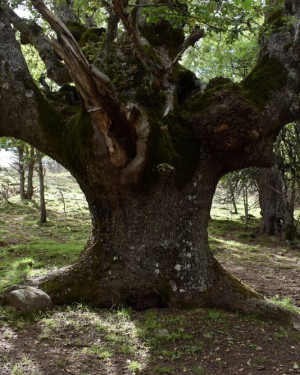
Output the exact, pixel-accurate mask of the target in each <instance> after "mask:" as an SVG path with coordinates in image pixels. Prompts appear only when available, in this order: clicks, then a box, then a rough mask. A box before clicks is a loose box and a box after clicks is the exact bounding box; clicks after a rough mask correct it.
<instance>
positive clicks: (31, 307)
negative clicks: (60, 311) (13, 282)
mask: <svg viewBox="0 0 300 375" xmlns="http://www.w3.org/2000/svg"><path fill="white" fill-rule="evenodd" d="M6 297H7V300H8V302H9V303H10V304H11V305H12V306H14V307H15V308H16V309H18V310H20V311H22V312H25V313H35V312H38V311H45V310H47V309H48V308H50V307H51V306H52V301H51V298H50V297H49V296H48V294H46V293H45V292H43V291H42V290H40V289H37V288H34V287H32V286H25V287H21V288H19V289H15V290H13V291H12V292H10V293H8V294H7V296H6Z"/></svg>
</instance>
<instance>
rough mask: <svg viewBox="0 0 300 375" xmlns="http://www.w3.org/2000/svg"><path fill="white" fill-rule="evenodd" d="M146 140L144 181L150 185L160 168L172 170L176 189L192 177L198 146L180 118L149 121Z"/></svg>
mask: <svg viewBox="0 0 300 375" xmlns="http://www.w3.org/2000/svg"><path fill="white" fill-rule="evenodd" d="M149 122H150V126H151V128H150V134H149V137H148V141H147V152H146V159H147V168H146V180H147V182H151V181H152V182H153V180H156V179H157V178H158V177H159V175H160V166H162V167H164V166H165V167H170V168H174V172H175V181H176V184H177V186H178V187H179V188H182V187H183V186H185V184H186V183H187V182H188V181H189V180H190V179H191V178H192V177H193V175H194V173H195V171H196V169H197V166H198V163H199V153H200V144H199V141H198V139H197V137H196V135H195V132H194V129H193V127H192V126H191V125H190V124H189V123H188V122H185V121H184V119H183V118H181V117H180V116H175V115H170V116H168V117H167V118H165V119H164V121H163V122H162V121H161V119H159V118H158V117H157V118H153V117H152V118H151V119H150V121H149Z"/></svg>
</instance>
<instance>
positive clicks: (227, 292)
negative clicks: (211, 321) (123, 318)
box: [0, 0, 300, 318]
mask: <svg viewBox="0 0 300 375" xmlns="http://www.w3.org/2000/svg"><path fill="white" fill-rule="evenodd" d="M113 3H114V9H113V8H111V9H110V11H111V17H112V18H111V29H112V30H110V31H111V33H112V34H111V35H113V40H114V38H115V37H116V35H117V33H116V32H115V31H116V30H115V28H116V27H117V24H118V20H119V19H121V20H122V22H123V24H124V27H123V29H122V30H123V32H124V30H125V31H126V35H125V36H124V37H123V39H121V41H122V43H121V42H120V45H119V46H118V48H117V49H118V53H116V54H114V51H115V50H114V48H111V51H109V50H108V49H107V50H106V51H105V53H106V54H107V53H108V54H109V52H110V56H109V58H105V59H104V60H105V61H106V62H107V64H108V65H106V63H104V62H103V61H104V60H101V59H100V60H101V61H102V62H101V63H100V62H99V66H98V68H96V67H95V66H93V65H92V64H91V63H90V62H89V61H88V59H87V58H86V57H85V56H84V54H83V53H82V51H81V50H80V48H79V46H78V43H77V42H76V40H75V39H74V38H73V36H72V34H71V33H70V31H69V30H68V29H67V28H66V26H65V25H64V24H63V23H62V22H61V21H60V20H59V19H58V18H56V17H55V16H54V15H52V14H51V12H50V11H49V10H48V9H47V8H45V6H44V4H43V3H42V1H41V0H34V1H33V4H34V5H35V6H36V8H37V9H38V11H39V12H40V13H41V14H42V15H43V16H44V17H45V18H46V19H47V20H48V21H49V23H50V25H51V27H52V28H53V30H54V31H55V32H56V33H57V34H58V39H57V40H53V41H52V45H53V47H54V49H55V51H56V53H57V54H58V55H59V56H60V57H61V58H63V59H64V61H65V64H66V66H67V67H68V69H69V71H70V75H71V76H72V78H73V80H74V83H75V84H76V88H77V91H78V92H76V94H77V95H79V96H80V98H81V99H80V104H78V103H77V104H78V106H77V107H74V105H73V106H70V105H69V106H68V105H67V103H64V104H63V105H62V104H61V97H60V98H59V100H57V96H58V95H62V94H63V92H59V93H56V95H50V96H49V97H48V98H45V97H44V96H43V95H42V94H41V92H40V91H39V90H38V88H37V87H36V86H35V85H34V83H33V82H32V79H31V77H30V74H29V72H28V69H27V67H26V65H25V61H24V59H23V57H22V54H21V51H20V48H19V45H18V43H17V41H16V40H15V37H14V33H13V31H12V29H11V26H10V22H9V20H8V19H7V17H11V22H13V21H14V18H13V17H12V16H11V15H10V13H9V12H7V11H1V10H0V43H1V49H0V61H1V64H0V98H1V102H0V136H14V137H17V138H20V139H23V140H25V141H27V142H29V143H30V144H32V145H33V146H35V147H36V148H39V149H40V150H41V151H42V152H44V153H46V154H48V155H50V156H52V157H53V158H54V159H56V160H57V161H58V162H60V163H61V164H62V165H64V166H65V167H66V168H67V169H69V170H70V172H71V173H72V174H73V175H74V177H75V178H76V179H77V181H78V183H79V185H80V187H81V189H82V190H83V192H84V194H85V196H86V199H87V202H88V204H89V208H90V212H91V217H92V225H93V234H92V237H91V239H90V240H89V242H88V243H87V245H86V247H85V249H84V251H83V252H82V254H81V256H80V258H79V260H78V261H77V262H76V263H75V264H74V265H71V266H69V267H67V268H65V269H62V270H59V271H56V272H54V273H52V274H49V275H47V276H46V277H42V278H40V279H38V280H37V282H38V284H39V285H40V287H41V288H43V289H44V290H45V291H47V292H48V293H49V294H50V296H51V297H52V298H53V300H54V301H55V302H56V303H66V302H72V301H76V300H85V301H88V302H91V303H94V304H97V305H99V306H113V305H119V304H129V305H131V306H134V307H137V308H146V307H153V306H182V307H184V306H220V307H226V308H229V309H233V310H241V311H244V312H254V311H258V312H263V313H265V314H267V315H270V316H273V317H274V316H277V317H281V318H287V316H288V315H289V314H287V313H286V312H283V311H282V310H280V309H278V308H276V307H273V306H272V305H270V304H268V303H267V302H266V301H265V300H264V299H263V297H262V296H261V295H259V294H257V293H256V292H254V291H252V290H250V289H249V288H247V287H246V286H245V285H244V284H242V283H241V282H240V281H239V280H237V279H236V278H234V277H233V276H231V275H230V274H228V273H227V272H226V271H225V270H224V269H223V268H222V267H221V266H220V265H219V264H218V262H217V261H216V260H215V259H214V258H213V255H212V253H211V251H210V249H209V246H208V238H207V222H208V219H209V212H210V207H211V202H212V197H213V194H214V191H215V187H216V184H217V182H218V180H219V178H220V177H221V176H222V175H224V174H225V173H226V172H228V171H231V170H235V169H240V168H244V167H248V166H253V165H257V166H271V165H272V163H274V160H275V158H274V157H273V154H272V144H273V140H274V138H275V135H276V133H277V132H278V130H279V129H280V128H281V127H282V126H283V125H284V124H286V123H287V122H290V121H292V120H293V119H295V118H297V117H300V112H299V89H300V70H299V69H298V55H297V48H298V44H299V41H298V38H297V35H298V34H297V33H298V29H297V26H296V25H294V26H293V27H292V26H290V28H289V29H287V30H286V32H285V33H284V32H283V31H282V30H280V31H278V30H276V28H275V30H274V29H272V32H271V33H270V34H268V38H266V39H263V38H262V41H261V43H262V53H261V56H260V58H259V61H258V64H257V66H256V67H255V68H254V70H253V72H252V73H251V74H250V75H249V76H248V77H247V78H246V79H245V80H244V81H243V82H242V83H241V84H235V83H232V82H228V80H225V82H224V80H223V81H222V82H221V84H220V81H219V80H217V81H213V82H211V83H210V85H209V87H208V89H207V90H206V91H205V92H202V91H199V90H198V91H197V87H199V85H198V86H197V79H196V78H195V76H194V75H193V73H191V72H189V71H187V70H186V69H183V68H182V67H181V66H180V65H179V64H178V59H179V57H180V56H181V54H182V53H183V52H184V51H185V49H186V48H187V47H188V43H189V38H187V39H185V40H184V34H183V32H182V30H181V31H180V30H178V29H173V28H172V26H171V24H170V23H168V22H167V21H164V22H162V21H159V23H158V25H156V24H150V25H149V24H148V23H146V22H145V19H143V15H142V10H141V11H140V10H138V11H137V12H136V13H134V14H135V17H136V18H135V20H134V22H131V21H132V20H131V19H130V17H129V16H128V13H127V12H126V11H125V10H124V9H123V5H122V2H120V1H119V0H114V2H113ZM139 12H140V13H139ZM116 14H117V16H118V17H115V16H116ZM295 16H297V14H296V13H295ZM164 28H167V31H168V33H171V34H172V33H173V34H172V41H173V45H171V46H170V45H166V43H167V42H166V41H165V39H163V40H161V39H159V34H160V33H165V30H164ZM277 31H278V32H277ZM149 33H150V34H149ZM196 33H197V35H196V36H195V35H194V36H193V37H194V38H195V37H196V38H198V39H199V38H200V37H202V36H203V30H200V31H199V30H198V31H196ZM140 34H141V35H142V36H143V37H144V38H141V37H140V36H141V35H140ZM111 35H110V37H111ZM147 38H148V42H145V41H146V39H147ZM108 39H110V38H109V36H108ZM153 39H154V40H153ZM105 40H107V39H105ZM193 41H195V39H193ZM143 43H144V44H143ZM288 43H291V45H290V47H289V49H287V48H286V44H288ZM152 44H153V45H152ZM147 51H148V52H147ZM110 59H111V60H110ZM100 60H99V61H100ZM101 64H102V65H103V66H102V67H101V66H100V65H101ZM104 65H106V66H104ZM120 67H122V69H121V71H120ZM99 68H103V70H104V72H103V71H99V70H98V69H99ZM116 71H117V74H118V75H117V77H116V78H115V79H114V84H113V83H112V81H111V79H110V77H109V76H108V74H112V75H113V74H114V73H115V72H116ZM112 78H113V77H112ZM186 81H188V82H189V85H188V88H186V87H185V90H184V92H183V91H182V87H181V86H180V85H182V82H184V83H186ZM177 86H178V87H177ZM69 89H70V88H69ZM71 89H72V88H71ZM195 90H196V92H195ZM16 106H17V108H18V107H20V108H22V112H21V110H20V111H16ZM20 123H21V124H22V126H20V125H19V124H20Z"/></svg>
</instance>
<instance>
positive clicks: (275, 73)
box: [242, 55, 287, 109]
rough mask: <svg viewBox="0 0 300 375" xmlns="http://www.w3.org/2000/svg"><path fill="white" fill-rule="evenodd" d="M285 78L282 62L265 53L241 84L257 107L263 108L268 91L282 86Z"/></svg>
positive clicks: (285, 73)
mask: <svg viewBox="0 0 300 375" xmlns="http://www.w3.org/2000/svg"><path fill="white" fill-rule="evenodd" d="M286 79H287V72H286V69H285V67H284V66H283V64H282V63H281V62H280V61H279V60H278V59H277V58H275V57H270V56H268V55H265V56H264V57H262V58H261V59H260V60H259V61H258V63H257V65H256V66H255V67H254V69H253V70H252V72H251V73H250V74H249V75H248V76H247V77H246V78H245V79H244V81H243V82H242V86H243V87H244V88H245V89H247V90H248V91H250V92H251V93H252V97H253V100H254V102H255V104H256V105H257V107H258V108H260V109H263V108H264V106H265V105H266V102H267V100H268V98H269V95H270V93H271V92H272V91H276V90H278V89H280V88H281V87H283V86H284V84H285V83H286Z"/></svg>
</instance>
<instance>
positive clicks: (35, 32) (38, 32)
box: [5, 7, 72, 86]
mask: <svg viewBox="0 0 300 375" xmlns="http://www.w3.org/2000/svg"><path fill="white" fill-rule="evenodd" d="M5 12H6V14H7V16H8V18H9V20H10V22H11V23H12V24H13V25H14V27H15V28H16V29H17V30H18V31H20V33H21V43H23V44H31V45H33V46H34V47H35V48H36V49H37V51H38V53H39V55H40V57H41V59H42V60H43V61H44V63H45V65H46V68H47V76H48V77H49V78H50V79H52V80H53V81H54V82H56V83H57V84H58V85H60V86H62V85H64V84H65V83H68V82H71V81H72V79H71V76H70V73H69V71H68V69H67V67H66V66H65V65H64V64H63V63H62V62H61V61H60V60H59V59H58V58H57V56H55V54H54V53H53V48H52V46H51V42H50V40H49V38H48V37H47V36H46V35H45V34H44V31H43V29H42V28H41V27H40V26H39V25H38V24H36V23H35V22H33V21H27V20H24V19H22V18H20V17H19V16H18V15H17V14H16V13H15V12H14V11H13V10H12V9H11V8H9V7H5Z"/></svg>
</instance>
